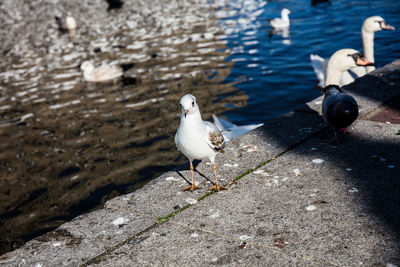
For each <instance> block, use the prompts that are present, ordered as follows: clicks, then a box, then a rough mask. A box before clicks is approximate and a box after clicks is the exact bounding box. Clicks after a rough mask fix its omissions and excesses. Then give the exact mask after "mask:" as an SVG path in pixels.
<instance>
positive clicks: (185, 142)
mask: <svg viewBox="0 0 400 267" xmlns="http://www.w3.org/2000/svg"><path fill="white" fill-rule="evenodd" d="M180 106H181V109H182V114H181V120H180V123H179V127H178V130H177V132H176V134H175V144H176V147H177V148H178V150H179V151H181V152H182V153H183V154H184V155H185V156H186V157H187V158H188V159H189V162H190V173H191V175H192V184H191V185H190V186H189V187H187V188H186V189H184V191H191V192H193V191H194V190H196V189H199V188H200V187H199V186H197V185H196V184H195V183H194V174H193V163H192V162H193V160H195V159H198V160H206V159H208V160H210V162H211V163H212V170H213V172H214V176H215V185H214V186H213V187H211V188H210V189H209V190H210V191H216V192H218V191H221V190H226V189H227V188H225V187H223V186H221V185H219V183H218V178H217V172H216V167H215V156H216V155H217V154H218V153H219V152H223V149H224V147H225V140H224V136H223V135H222V133H221V132H220V131H219V130H218V128H217V126H215V125H214V124H213V123H211V122H208V121H203V119H202V118H201V114H200V110H199V106H198V105H197V102H196V98H195V97H194V96H193V95H190V94H187V95H184V96H183V97H182V98H181V100H180Z"/></svg>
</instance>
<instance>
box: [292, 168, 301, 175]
mask: <svg viewBox="0 0 400 267" xmlns="http://www.w3.org/2000/svg"><path fill="white" fill-rule="evenodd" d="M293 172H294V174H295V175H296V176H300V175H301V173H300V170H299V169H294V170H293Z"/></svg>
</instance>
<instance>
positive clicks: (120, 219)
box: [112, 217, 128, 226]
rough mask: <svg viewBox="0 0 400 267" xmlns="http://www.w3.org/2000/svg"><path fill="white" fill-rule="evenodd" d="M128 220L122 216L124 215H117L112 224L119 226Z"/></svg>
mask: <svg viewBox="0 0 400 267" xmlns="http://www.w3.org/2000/svg"><path fill="white" fill-rule="evenodd" d="M127 221H128V219H126V218H124V217H118V218H117V219H115V220H114V221H113V222H112V224H114V225H116V226H120V225H121V224H124V223H126V222H127Z"/></svg>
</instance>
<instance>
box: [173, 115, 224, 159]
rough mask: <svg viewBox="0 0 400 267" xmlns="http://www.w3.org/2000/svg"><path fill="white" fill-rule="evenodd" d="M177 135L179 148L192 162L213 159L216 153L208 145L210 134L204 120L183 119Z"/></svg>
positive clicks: (176, 141)
mask: <svg viewBox="0 0 400 267" xmlns="http://www.w3.org/2000/svg"><path fill="white" fill-rule="evenodd" d="M181 120H184V121H181V123H180V124H179V128H178V131H177V132H176V135H175V143H176V146H177V148H178V149H179V150H180V151H181V152H182V153H183V154H184V155H185V156H186V157H188V158H189V159H190V160H193V159H198V160H204V159H213V158H214V157H215V155H216V154H217V152H215V151H214V150H213V149H212V148H211V147H210V146H209V145H208V144H207V138H208V132H207V128H206V126H205V125H204V123H203V121H202V120H200V121H199V120H190V119H189V117H188V118H182V119H181Z"/></svg>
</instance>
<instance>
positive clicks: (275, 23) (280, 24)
mask: <svg viewBox="0 0 400 267" xmlns="http://www.w3.org/2000/svg"><path fill="white" fill-rule="evenodd" d="M290 13H291V12H290V10H289V9H287V8H284V9H282V11H281V17H280V18H274V19H272V20H268V21H269V23H270V24H271V26H272V27H274V28H275V29H285V28H289V26H290V20H289V14H290Z"/></svg>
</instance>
